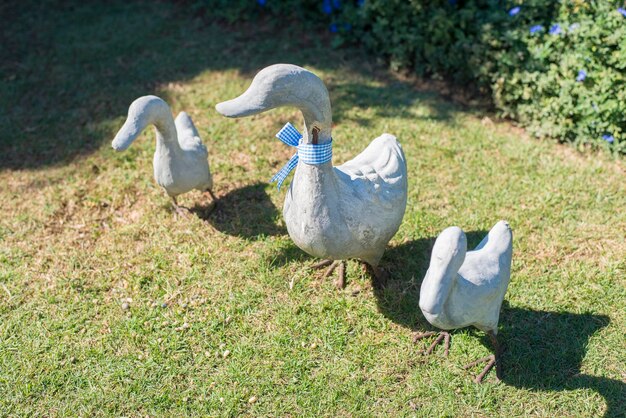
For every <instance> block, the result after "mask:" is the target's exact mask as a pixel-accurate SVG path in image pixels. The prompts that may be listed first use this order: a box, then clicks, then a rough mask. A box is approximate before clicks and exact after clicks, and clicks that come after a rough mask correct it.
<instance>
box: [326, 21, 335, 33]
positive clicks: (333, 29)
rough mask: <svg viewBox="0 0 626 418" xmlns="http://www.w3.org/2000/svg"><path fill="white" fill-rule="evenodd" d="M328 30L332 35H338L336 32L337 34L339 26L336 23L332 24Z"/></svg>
mask: <svg viewBox="0 0 626 418" xmlns="http://www.w3.org/2000/svg"><path fill="white" fill-rule="evenodd" d="M328 30H329V31H331V32H332V33H336V32H337V24H335V23H331V24H330V25H329V26H328Z"/></svg>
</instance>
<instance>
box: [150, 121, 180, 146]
mask: <svg viewBox="0 0 626 418" xmlns="http://www.w3.org/2000/svg"><path fill="white" fill-rule="evenodd" d="M151 122H152V124H153V125H154V129H155V134H156V143H157V152H158V153H159V154H161V155H174V154H177V153H178V152H179V151H180V150H181V148H180V144H179V143H178V135H177V133H176V125H175V123H174V118H173V117H172V114H171V113H170V112H169V111H168V112H165V113H162V112H159V114H158V115H156V117H154V118H153V120H152V121H151Z"/></svg>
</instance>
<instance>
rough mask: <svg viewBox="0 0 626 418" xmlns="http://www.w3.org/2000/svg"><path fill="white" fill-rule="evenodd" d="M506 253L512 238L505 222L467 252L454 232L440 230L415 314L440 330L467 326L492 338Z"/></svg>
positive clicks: (507, 265)
mask: <svg viewBox="0 0 626 418" xmlns="http://www.w3.org/2000/svg"><path fill="white" fill-rule="evenodd" d="M512 253H513V234H512V232H511V227H510V226H509V224H508V223H507V222H506V221H500V222H498V223H497V224H496V225H495V226H494V227H493V228H492V229H491V231H489V234H488V235H487V236H486V237H485V238H484V239H483V240H482V241H481V243H480V244H478V246H477V247H476V248H475V249H474V251H470V252H467V239H466V237H465V233H464V232H463V231H462V230H461V229H460V228H458V227H456V226H453V227H450V228H447V229H445V230H444V231H443V232H442V233H441V234H440V235H439V236H438V237H437V241H436V242H435V245H434V247H433V251H432V256H431V259H430V266H429V268H428V271H427V272H426V277H425V278H424V281H423V282H422V287H421V290H420V308H421V310H422V313H423V314H424V316H425V317H426V319H427V320H428V322H430V323H431V324H433V325H434V326H436V327H438V328H441V329H445V330H448V329H454V328H462V327H466V326H470V325H473V326H475V327H476V328H478V329H480V330H482V331H485V332H488V331H492V332H493V333H494V334H496V333H497V332H498V318H499V317H500V306H501V305H502V301H503V300H504V294H505V293H506V289H507V287H508V286H509V280H510V278H511V257H512Z"/></svg>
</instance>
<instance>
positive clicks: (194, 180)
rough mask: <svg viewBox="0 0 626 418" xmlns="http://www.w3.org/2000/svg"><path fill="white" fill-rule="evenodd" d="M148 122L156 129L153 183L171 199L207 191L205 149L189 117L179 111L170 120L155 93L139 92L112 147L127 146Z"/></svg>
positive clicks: (210, 182) (209, 185)
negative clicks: (144, 93) (194, 192)
mask: <svg viewBox="0 0 626 418" xmlns="http://www.w3.org/2000/svg"><path fill="white" fill-rule="evenodd" d="M148 125H154V126H155V131H156V150H155V153H154V158H153V168H154V179H155V181H156V183H157V184H158V185H159V186H161V187H163V189H165V191H166V193H167V194H168V195H169V196H170V197H171V198H173V199H174V200H175V199H176V196H178V195H180V194H183V193H186V192H189V191H191V190H194V189H197V190H200V191H211V189H212V187H213V179H212V177H211V172H210V169H209V162H208V155H209V153H208V151H207V148H206V147H205V146H204V144H202V141H201V139H200V136H199V134H198V130H197V129H196V127H195V126H194V124H193V121H192V120H191V117H189V115H188V114H187V113H185V112H180V113H179V114H178V116H177V117H176V120H174V118H173V117H172V113H171V110H170V107H169V106H168V105H167V103H165V101H163V100H162V99H160V98H159V97H156V96H143V97H140V98H138V99H137V100H135V101H134V102H133V103H132V104H131V106H130V107H129V110H128V117H127V120H126V122H125V123H124V126H122V128H121V129H120V131H119V132H118V133H117V135H116V136H115V139H114V140H113V143H112V146H113V148H114V149H115V150H117V151H123V150H125V149H127V148H128V147H129V146H130V144H131V143H132V142H133V141H134V140H135V139H136V138H137V137H138V136H139V134H140V133H141V132H142V131H143V130H144V129H145V128H146V127H147V126H148Z"/></svg>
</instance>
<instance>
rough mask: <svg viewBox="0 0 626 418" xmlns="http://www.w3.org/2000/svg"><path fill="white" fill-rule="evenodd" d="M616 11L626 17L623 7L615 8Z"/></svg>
mask: <svg viewBox="0 0 626 418" xmlns="http://www.w3.org/2000/svg"><path fill="white" fill-rule="evenodd" d="M617 11H618V12H620V13H621V14H622V16H624V17H626V9H624V8H623V7H620V8H618V9H617Z"/></svg>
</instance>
